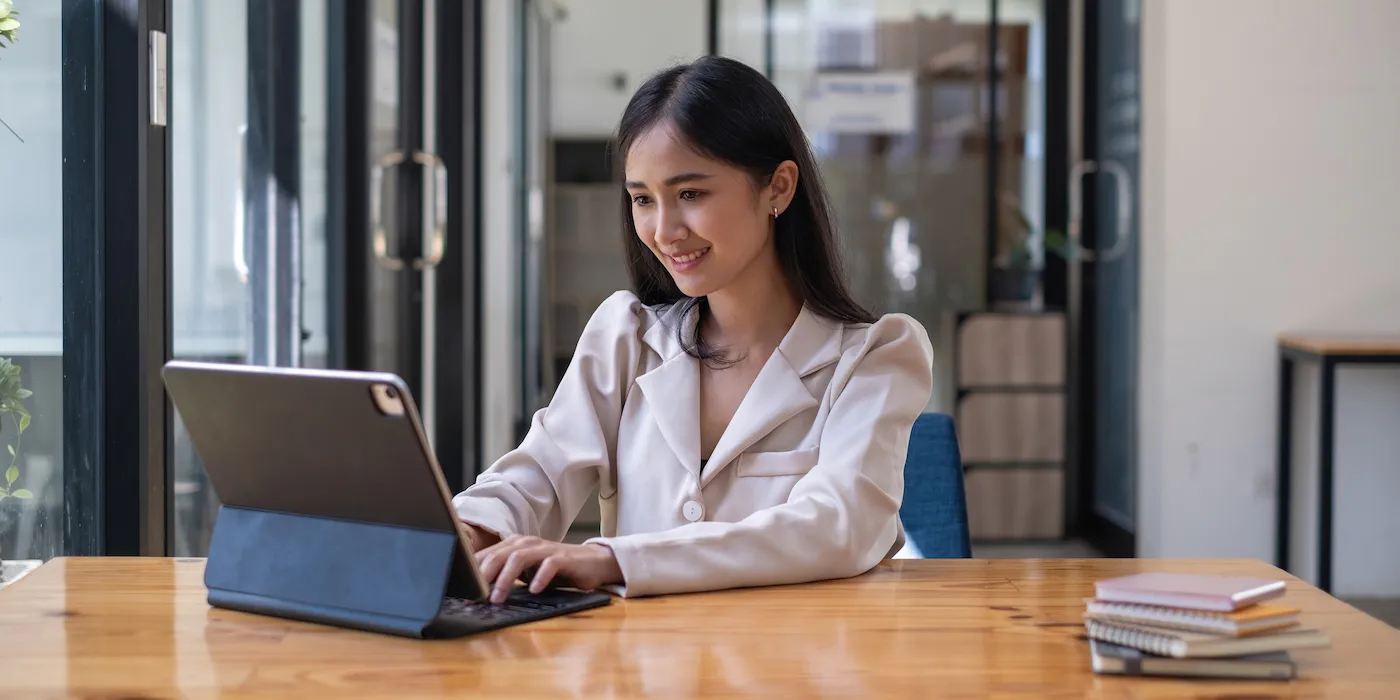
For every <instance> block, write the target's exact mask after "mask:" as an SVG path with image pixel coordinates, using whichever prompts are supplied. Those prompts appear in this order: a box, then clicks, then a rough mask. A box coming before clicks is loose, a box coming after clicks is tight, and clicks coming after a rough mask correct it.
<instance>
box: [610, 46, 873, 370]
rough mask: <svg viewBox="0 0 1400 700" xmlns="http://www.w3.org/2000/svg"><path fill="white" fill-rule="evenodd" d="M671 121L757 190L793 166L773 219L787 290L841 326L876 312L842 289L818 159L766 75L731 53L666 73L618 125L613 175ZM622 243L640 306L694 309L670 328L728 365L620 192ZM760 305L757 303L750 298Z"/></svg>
mask: <svg viewBox="0 0 1400 700" xmlns="http://www.w3.org/2000/svg"><path fill="white" fill-rule="evenodd" d="M663 122H670V124H672V125H673V126H674V128H675V129H676V131H677V132H678V133H679V134H680V135H681V136H682V137H683V138H684V139H685V141H686V143H687V145H688V146H689V147H690V148H692V149H694V150H695V151H696V152H697V153H699V154H701V155H703V156H706V157H708V158H714V159H716V160H719V161H722V162H725V163H728V164H730V165H733V166H735V167H738V168H742V169H744V170H746V171H747V172H748V173H749V177H750V178H751V179H752V180H753V182H754V185H755V186H756V187H766V186H767V185H768V184H769V182H770V181H771V180H772V177H773V173H774V171H776V170H777V168H778V166H779V165H781V164H782V163H783V161H787V160H790V161H792V162H794V163H796V164H797V170H798V178H797V192H796V193H795V195H794V197H793V200H792V203H791V205H790V206H789V207H788V208H787V210H786V211H784V212H783V215H782V216H780V217H778V219H777V221H776V223H775V224H774V231H773V235H774V244H775V245H776V247H777V254H778V262H779V263H780V264H781V266H782V269H783V275H784V277H786V279H787V283H788V286H789V287H790V288H791V289H792V291H793V293H794V294H796V295H797V296H798V298H800V299H801V300H802V302H803V303H804V304H806V305H807V306H808V307H809V308H810V309H811V310H812V311H814V312H816V313H817V314H819V315H821V316H824V317H826V318H828V319H831V320H834V321H840V322H843V323H871V322H874V320H875V317H874V316H873V315H872V314H871V313H870V312H869V311H867V310H866V309H865V308H863V307H861V305H860V304H858V303H856V301H855V299H854V298H852V296H851V293H850V291H849V289H848V288H847V286H846V279H845V276H844V274H843V273H842V269H841V263H840V258H839V253H838V250H837V247H836V226H835V224H834V222H833V221H832V217H831V207H830V205H829V204H828V201H827V195H826V189H825V187H824V186H823V185H822V179H821V173H820V172H819V171H818V170H817V162H816V158H814V157H813V156H812V149H811V147H810V146H809V145H808V143H807V138H806V136H805V135H804V134H803V133H802V126H801V125H800V124H799V123H798V122H797V117H796V116H794V115H793V113H792V109H791V108H790V107H789V106H788V103H787V101H786V100H785V99H783V95H782V93H781V92H779V91H778V88H777V87H775V86H774V85H773V84H772V83H771V82H769V81H768V79H767V78H765V77H764V76H763V74H761V73H759V72H758V71H756V70H754V69H752V68H750V67H748V66H747V65H744V64H743V63H740V62H739V61H735V60H733V59H729V58H723V57H718V56H706V57H704V58H701V59H699V60H696V61H695V62H693V63H688V64H685V65H680V66H676V67H674V68H670V69H667V70H664V71H662V72H660V73H657V74H656V75H654V76H652V77H651V78H650V79H648V80H647V81H646V82H645V83H643V84H642V86H641V87H640V88H639V89H638V90H637V93H636V94H635V95H633V96H632V100H631V101H630V102H628V104H627V109H626V110H625V111H624V112H623V113H622V121H621V123H620V124H619V125H618V129H617V157H618V167H617V171H618V172H624V171H625V165H626V159H627V153H628V151H629V150H631V148H632V144H633V143H634V142H635V141H636V140H637V139H638V138H640V137H641V136H642V135H643V134H645V133H646V132H647V131H648V130H650V129H651V128H653V127H655V126H657V125H658V124H661V123H663ZM622 220H623V229H622V235H623V241H624V242H623V247H624V248H623V249H624V252H625V254H626V259H627V268H628V273H629V274H630V276H631V278H632V291H633V292H634V293H635V294H636V295H637V297H638V299H640V300H641V302H642V303H643V304H647V305H664V304H682V305H684V306H683V311H684V312H685V313H682V314H681V315H680V316H679V318H683V319H688V318H690V313H689V312H690V311H691V310H693V309H695V308H696V307H697V306H698V307H699V317H698V318H697V319H695V320H696V321H697V325H696V326H695V332H694V333H693V334H691V333H687V332H686V330H687V329H686V326H687V325H688V324H684V323H682V324H679V326H678V328H677V329H676V333H677V335H678V337H679V338H680V340H681V344H682V345H683V346H684V347H685V349H686V352H687V353H688V354H690V355H691V356H693V357H696V358H699V359H701V360H705V361H708V362H712V363H715V364H725V363H726V358H725V357H724V352H723V349H722V348H717V347H713V346H711V345H708V344H707V343H705V341H704V338H703V337H702V334H701V332H700V328H701V327H702V326H703V323H702V322H703V320H704V318H705V315H706V314H707V313H708V307H707V305H706V304H705V300H704V299H703V298H701V299H694V298H691V297H688V296H686V295H685V294H683V293H682V292H681V290H680V288H679V287H677V286H676V282H675V280H673V279H672V278H671V275H670V273H669V272H667V270H666V266H665V265H663V264H662V263H661V261H660V260H657V259H656V256H655V255H654V254H653V253H652V252H651V250H650V249H648V248H647V247H646V245H645V244H644V243H642V241H641V240H640V239H639V238H638V237H637V233H636V222H635V221H633V219H632V200H631V197H630V196H628V194H627V193H626V192H623V193H622ZM755 303H758V300H755Z"/></svg>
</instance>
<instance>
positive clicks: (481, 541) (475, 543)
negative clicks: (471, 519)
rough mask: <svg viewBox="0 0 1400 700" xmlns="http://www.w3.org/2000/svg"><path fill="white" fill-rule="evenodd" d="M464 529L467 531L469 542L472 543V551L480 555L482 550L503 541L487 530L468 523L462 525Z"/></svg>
mask: <svg viewBox="0 0 1400 700" xmlns="http://www.w3.org/2000/svg"><path fill="white" fill-rule="evenodd" d="M462 527H463V529H465V530H466V531H467V540H468V541H469V542H471V545H472V551H473V552H477V553H478V554H479V553H480V552H481V550H483V549H486V548H487V547H490V546H491V545H493V544H496V543H497V542H500V541H501V538H500V536H499V535H497V534H496V533H494V532H491V531H490V530H487V529H486V528H482V527H477V526H476V525H473V524H471V523H468V522H464V523H462Z"/></svg>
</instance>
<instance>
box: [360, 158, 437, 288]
mask: <svg viewBox="0 0 1400 700" xmlns="http://www.w3.org/2000/svg"><path fill="white" fill-rule="evenodd" d="M408 161H412V162H413V163H414V164H415V165H418V166H419V167H422V168H424V169H425V170H429V171H431V173H432V177H431V178H428V179H429V180H430V181H431V182H432V187H431V188H430V189H431V192H432V194H431V195H430V196H431V199H425V200H424V204H423V208H424V212H423V213H424V217H423V232H422V234H423V238H424V243H425V245H424V246H423V249H424V253H425V254H424V257H421V258H415V259H413V261H412V262H409V261H405V260H404V259H403V258H400V257H398V256H397V255H394V254H392V253H390V252H389V233H388V230H387V228H386V226H385V222H384V215H383V212H384V199H385V195H384V190H385V188H386V187H388V186H389V185H390V184H392V180H389V181H386V179H385V177H384V174H385V172H387V171H389V170H390V169H392V168H397V167H398V166H400V165H403V164H404V163H405V162H408ZM370 221H371V227H372V228H373V231H374V235H373V242H372V245H373V248H374V259H375V261H376V262H378V263H379V265H380V266H382V267H384V268H386V269H389V270H393V271H395V272H398V271H401V270H404V269H407V268H408V267H410V266H412V267H413V269H415V270H426V269H428V268H431V267H437V265H438V264H439V263H441V262H442V259H443V255H444V254H445V253H446V247H447V165H446V164H445V163H443V162H442V159H441V158H439V157H437V156H435V155H433V154H431V153H425V152H423V151H417V150H415V151H413V152H412V153H411V154H408V155H407V156H405V154H404V153H403V152H402V151H395V152H393V153H389V154H387V155H385V156H384V157H383V158H380V159H379V162H378V163H376V164H375V166H374V167H373V168H372V169H371V170H370Z"/></svg>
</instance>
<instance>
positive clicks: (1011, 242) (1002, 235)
mask: <svg viewBox="0 0 1400 700" xmlns="http://www.w3.org/2000/svg"><path fill="white" fill-rule="evenodd" d="M999 204H1000V207H999V209H1000V212H999V213H1000V215H999V216H998V217H997V248H996V250H997V254H996V257H995V258H994V259H993V260H992V266H991V270H990V273H991V275H992V279H991V285H990V286H991V295H992V298H990V299H988V300H987V301H988V302H989V304H990V305H993V306H1004V305H1008V304H1010V305H1014V306H1033V305H1034V304H1035V303H1036V301H1037V300H1038V299H1039V298H1040V294H1039V291H1040V286H1041V279H1040V278H1041V271H1042V269H1043V268H1044V260H1043V257H1042V256H1039V255H1037V254H1036V253H1037V250H1036V246H1037V245H1038V244H1042V243H1043V241H1040V240H1038V239H1037V237H1036V235H1035V227H1034V226H1033V225H1032V224H1031V222H1030V220H1029V219H1027V218H1026V215H1025V214H1024V213H1022V212H1021V207H1020V202H1019V201H1018V199H1017V198H1016V196H1015V195H1014V194H1011V193H1009V192H1003V193H1002V195H1001V197H1000V202H999Z"/></svg>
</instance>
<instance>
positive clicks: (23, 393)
mask: <svg viewBox="0 0 1400 700" xmlns="http://www.w3.org/2000/svg"><path fill="white" fill-rule="evenodd" d="M33 395H34V392H32V391H30V390H28V389H20V390H19V391H18V392H16V393H15V398H17V399H27V398H29V397H31V396H33Z"/></svg>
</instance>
